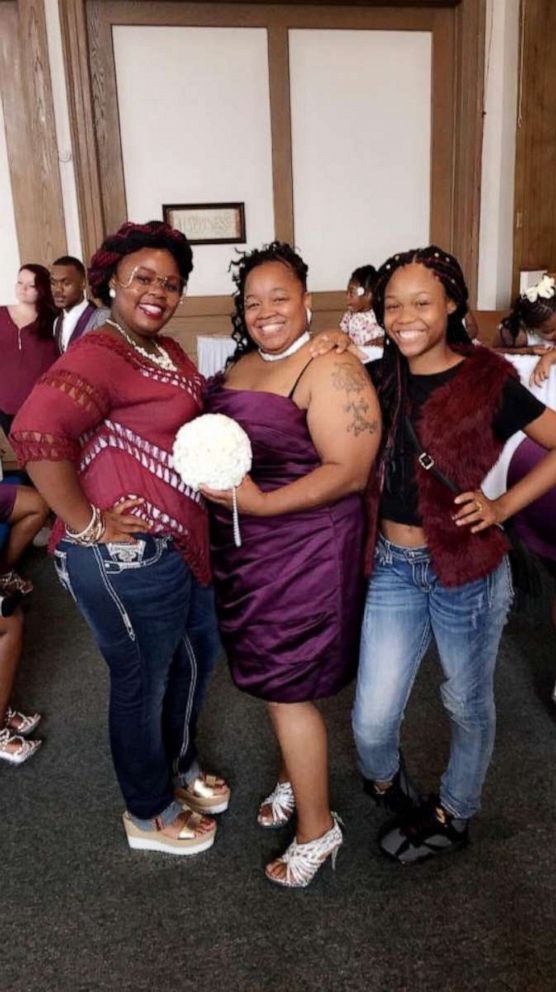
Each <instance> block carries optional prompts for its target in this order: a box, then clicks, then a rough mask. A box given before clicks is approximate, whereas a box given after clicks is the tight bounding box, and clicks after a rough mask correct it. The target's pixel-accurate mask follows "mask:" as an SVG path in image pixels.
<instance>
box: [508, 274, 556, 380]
mask: <svg viewBox="0 0 556 992" xmlns="http://www.w3.org/2000/svg"><path fill="white" fill-rule="evenodd" d="M555 343H556V280H555V279H554V278H553V277H552V276H549V275H544V276H543V277H542V279H541V280H540V281H539V282H538V283H537V284H536V286H531V287H530V288H529V289H527V290H525V292H524V293H522V294H521V296H518V298H517V300H516V301H515V302H514V304H513V306H512V309H511V310H510V313H509V314H508V316H507V317H505V318H504V320H503V321H502V323H501V324H500V328H499V338H498V341H497V342H496V343H495V347H497V348H499V349H501V350H502V351H509V350H511V351H512V352H513V353H514V354H518V355H539V356H540V358H539V361H538V362H537V364H536V365H535V368H534V369H533V372H532V373H531V380H530V384H531V385H533V383H535V384H536V385H537V386H539V385H540V384H541V383H542V382H543V380H544V379H548V376H549V375H550V369H551V368H552V365H554V363H556V348H555V347H554V345H555Z"/></svg>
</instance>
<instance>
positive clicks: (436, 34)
mask: <svg viewBox="0 0 556 992" xmlns="http://www.w3.org/2000/svg"><path fill="white" fill-rule="evenodd" d="M85 2H86V0H60V6H61V8H62V9H63V8H64V7H66V6H71V7H74V8H75V7H77V6H80V7H81V10H82V11H83V9H84V6H85ZM485 2H486V0H462V2H461V4H459V6H458V5H456V4H452V3H433V4H428V5H425V4H422V3H419V4H417V3H415V4H407V3H405V4H403V5H401V6H403V8H404V9H403V10H402V9H400V5H398V4H381V5H379V6H376V5H375V4H373V3H365V4H357V3H355V4H351V3H350V4H347V3H342V4H336V5H324V4H319V9H318V11H317V10H315V6H314V5H311V4H296V3H295V4H294V3H291V4H288V5H284V4H280V5H278V4H269V5H266V4H265V3H264V2H262V3H248V4H246V3H243V2H239V0H237V2H236V0H234V2H233V3H230V2H229V0H228V2H227V3H218V2H212V3H208V4H196V3H173V2H169V0H159V2H156V3H152V2H145V0H139V2H133V3H131V2H129V0H106V2H102V3H101V2H99V0H88V2H87V18H86V21H87V32H88V34H87V33H85V35H84V36H83V37H84V39H85V41H83V39H82V44H81V47H80V48H79V49H78V50H75V52H74V51H72V50H71V48H70V47H66V57H67V58H68V61H69V62H70V63H72V62H73V61H74V60H75V59H77V60H81V62H82V64H81V70H80V71H79V72H75V71H74V73H73V78H74V80H75V81H76V85H77V84H79V85H80V86H81V87H82V89H83V109H84V110H85V109H86V106H87V105H88V106H89V111H90V108H91V107H92V108H93V114H94V122H95V123H94V128H93V131H95V130H96V146H95V149H94V152H95V154H93V148H92V147H91V146H90V144H89V143H87V148H86V149H85V154H84V155H83V156H82V157H83V159H84V161H85V166H86V169H87V170H88V171H89V174H92V173H93V172H95V170H96V182H95V184H94V185H95V189H96V188H99V189H100V188H102V189H103V190H105V197H104V203H103V208H102V211H101V212H102V223H103V226H104V230H108V229H113V228H114V227H115V226H117V225H118V224H120V223H121V222H122V220H123V219H125V190H124V177H123V166H122V157H121V148H120V141H119V122H118V108H117V92H116V80H115V68H114V55H113V47H112V39H111V31H112V26H113V25H116V24H120V25H122V24H152V23H158V24H168V25H195V26H238V25H240V26H253V27H266V28H267V30H268V38H269V74H270V87H271V131H272V157H273V177H274V213H275V235H276V236H277V237H280V238H283V239H285V240H290V241H294V240H295V231H294V218H293V183H292V161H291V122H290V105H289V83H288V76H289V65H288V37H287V31H288V28H290V27H292V28H303V27H319V28H326V27H328V28H338V27H342V28H346V29H357V28H364V27H369V25H370V24H371V21H372V26H373V28H375V29H377V30H389V29H390V30H393V29H396V28H397V29H401V28H403V29H404V30H421V31H422V30H430V31H432V32H433V55H432V71H433V86H432V93H433V96H432V101H433V108H432V110H433V118H432V147H431V240H435V241H438V242H440V243H441V244H442V245H443V246H445V247H447V248H448V249H451V250H452V251H454V252H455V253H456V254H457V255H458V257H459V258H460V260H461V262H462V265H463V268H464V271H465V272H466V276H467V278H468V281H469V284H470V288H471V299H472V301H473V302H474V300H475V294H476V285H477V265H478V225H479V217H480V209H479V207H480V176H481V149H482V102H483V64H484V22H485ZM454 7H455V9H454ZM339 8H341V9H339ZM285 9H287V14H286V15H285V13H284V12H285ZM81 23H83V22H81ZM87 38H88V40H89V44H90V56H91V63H92V65H93V66H94V68H93V71H92V85H91V82H90V79H91V77H90V76H89V65H88V63H87V60H86V43H87ZM83 59H85V65H84V64H83ZM88 101H89V102H88ZM90 120H92V118H90ZM74 127H75V124H74ZM74 135H75V132H74ZM75 137H76V139H77V135H75ZM80 202H81V209H82V210H83V212H84V214H90V213H91V207H92V204H91V200H90V198H89V197H85V196H84V194H83V193H82V194H80ZM92 209H93V210H95V217H96V218H97V220H98V217H99V210H100V208H99V209H96V208H94V207H93V208H92ZM88 226H89V227H92V228H94V224H93V225H91V224H89V225H88ZM103 233H104V232H103ZM96 235H97V232H96V230H95V236H96ZM98 241H99V238H98V237H97V236H96V243H95V246H96V244H98ZM92 247H93V245H92V244H91V242H90V241H88V242H87V248H88V249H90V250H92ZM223 299H224V300H225V299H226V298H225V297H224V298H223ZM203 300H204V301H205V302H206V305H207V306H213V307H214V306H215V305H216V304H215V303H214V300H215V298H213V297H205V298H203ZM203 309H205V303H203ZM210 313H211V314H212V315H213V316H217V315H218V310H215V309H212V310H211V311H210ZM205 315H206V318H208V316H209V314H208V312H207V311H205ZM199 316H201V315H200V314H199Z"/></svg>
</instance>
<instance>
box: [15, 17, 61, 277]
mask: <svg viewBox="0 0 556 992" xmlns="http://www.w3.org/2000/svg"><path fill="white" fill-rule="evenodd" d="M0 92H1V94H2V106H3V112H4V126H5V132H6V147H7V154H8V165H9V171H10V182H11V189H12V198H13V206H14V215H15V227H16V235H17V243H18V249H19V255H20V258H21V261H22V263H25V262H39V263H41V264H43V265H47V266H48V265H50V264H51V262H52V261H53V260H54V258H56V257H57V256H58V255H62V254H64V253H65V252H66V250H67V248H66V231H65V224H64V207H63V202H62V184H61V180H60V169H59V163H58V146H57V142H56V126H55V119H54V104H53V99H52V81H51V78H50V63H49V57H48V43H47V34H46V19H45V13H44V4H43V0H0ZM14 277H15V273H14Z"/></svg>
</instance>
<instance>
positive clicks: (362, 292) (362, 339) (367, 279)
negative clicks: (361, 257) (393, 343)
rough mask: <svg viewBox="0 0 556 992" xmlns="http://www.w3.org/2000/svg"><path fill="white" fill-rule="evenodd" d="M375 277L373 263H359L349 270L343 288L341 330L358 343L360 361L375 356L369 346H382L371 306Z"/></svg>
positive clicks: (354, 342) (381, 334)
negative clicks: (344, 297)
mask: <svg viewBox="0 0 556 992" xmlns="http://www.w3.org/2000/svg"><path fill="white" fill-rule="evenodd" d="M375 279H376V269H375V267H374V265H361V266H360V267H359V268H358V269H355V271H354V272H352V274H351V276H350V280H349V283H348V288H347V292H346V297H347V310H346V312H345V314H344V316H343V317H342V319H341V321H340V328H341V330H342V331H344V332H345V333H346V334H348V335H349V337H350V338H351V341H352V342H353V344H354V345H355V346H356V347H357V349H358V351H359V356H358V357H359V358H360V359H361V361H369V359H371V358H378V357H379V356H378V354H377V352H376V351H374V352H373V351H371V350H369V349H372V348H377V347H378V348H383V346H384V331H383V330H382V327H380V326H379V324H378V323H377V320H376V317H375V315H374V310H373V308H372V307H373V288H374V284H375Z"/></svg>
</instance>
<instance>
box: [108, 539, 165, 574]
mask: <svg viewBox="0 0 556 992" xmlns="http://www.w3.org/2000/svg"><path fill="white" fill-rule="evenodd" d="M169 543H170V538H169V537H152V536H151V535H149V536H148V537H146V538H141V537H139V538H137V539H136V540H135V541H130V542H127V541H112V542H110V543H108V544H100V545H99V546H98V547H99V550H100V552H101V556H102V561H103V565H104V569H105V571H106V572H109V573H111V574H114V573H117V572H126V571H129V570H130V569H136V568H148V567H149V565H154V564H155V563H156V562H157V561H160V558H161V557H162V555H163V554H164V552H165V551H166V549H167V547H168V545H169Z"/></svg>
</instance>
